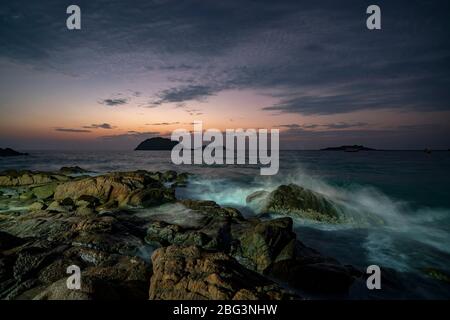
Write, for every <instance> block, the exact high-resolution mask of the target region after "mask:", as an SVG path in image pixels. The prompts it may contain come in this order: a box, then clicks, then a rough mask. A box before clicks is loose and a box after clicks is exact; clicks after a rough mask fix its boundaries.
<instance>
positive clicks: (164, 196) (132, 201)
mask: <svg viewBox="0 0 450 320" xmlns="http://www.w3.org/2000/svg"><path fill="white" fill-rule="evenodd" d="M174 200H175V191H174V190H173V189H166V188H151V189H144V190H135V191H133V192H132V193H130V194H129V196H128V198H127V199H126V203H127V204H128V205H130V206H135V207H151V206H156V205H160V204H163V203H166V202H171V201H174Z"/></svg>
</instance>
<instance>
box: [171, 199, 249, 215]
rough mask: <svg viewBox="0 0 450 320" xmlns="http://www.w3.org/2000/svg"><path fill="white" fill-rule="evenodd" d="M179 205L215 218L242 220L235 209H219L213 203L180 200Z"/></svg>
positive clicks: (219, 207)
mask: <svg viewBox="0 0 450 320" xmlns="http://www.w3.org/2000/svg"><path fill="white" fill-rule="evenodd" d="M179 203H181V204H183V205H184V206H185V207H187V208H189V209H192V210H196V211H200V212H204V213H208V214H210V215H213V216H216V217H219V216H221V217H230V218H237V219H242V218H243V217H242V214H241V213H240V212H239V210H237V209H235V208H229V207H221V206H219V205H218V204H217V203H215V202H214V201H205V200H190V199H186V200H180V201H179Z"/></svg>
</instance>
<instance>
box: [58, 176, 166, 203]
mask: <svg viewBox="0 0 450 320" xmlns="http://www.w3.org/2000/svg"><path fill="white" fill-rule="evenodd" d="M81 196H92V197H95V198H97V199H98V200H99V201H100V203H101V204H107V203H108V204H112V203H117V205H118V206H119V207H123V206H126V205H154V204H161V203H164V202H167V201H173V200H174V194H173V192H171V191H167V189H166V188H165V187H164V186H163V185H162V184H161V183H160V182H159V181H156V180H154V179H153V178H151V177H150V175H149V174H148V173H147V172H145V171H134V172H117V173H111V174H107V175H103V176H97V177H89V178H83V179H80V180H75V181H70V182H66V183H63V184H60V185H59V186H58V187H57V188H56V192H55V196H54V198H55V200H62V199H64V198H71V199H73V200H77V199H79V198H80V197H81Z"/></svg>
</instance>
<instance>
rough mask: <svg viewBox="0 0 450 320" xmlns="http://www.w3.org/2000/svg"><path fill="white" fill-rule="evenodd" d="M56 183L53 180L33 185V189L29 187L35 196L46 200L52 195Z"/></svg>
mask: <svg viewBox="0 0 450 320" xmlns="http://www.w3.org/2000/svg"><path fill="white" fill-rule="evenodd" d="M57 185H58V184H57V183H55V182H52V183H48V184H44V185H42V186H38V187H34V188H33V189H31V192H32V193H33V195H34V196H35V197H36V198H38V199H40V200H46V199H49V198H51V197H53V195H54V194H55V190H56V187H57Z"/></svg>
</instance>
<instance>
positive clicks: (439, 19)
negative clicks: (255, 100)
mask: <svg viewBox="0 0 450 320" xmlns="http://www.w3.org/2000/svg"><path fill="white" fill-rule="evenodd" d="M69 4H71V3H70V2H68V1H59V0H42V1H39V2H35V3H34V2H30V1H25V0H17V1H10V2H8V4H4V5H2V7H1V8H0V58H3V59H8V60H13V61H18V62H24V63H28V64H31V65H33V66H34V67H39V68H50V69H52V70H60V71H61V72H62V71H64V72H66V73H67V74H71V73H73V74H83V72H92V73H99V72H106V71H105V70H112V71H111V73H114V72H115V75H116V76H117V75H119V76H122V73H123V72H124V70H125V72H131V71H130V70H134V71H136V70H138V71H139V72H140V71H141V70H146V71H151V72H163V73H164V74H167V80H170V81H172V82H173V84H172V85H169V86H168V89H165V90H162V91H160V92H157V93H156V95H155V96H154V99H153V101H151V102H150V103H148V104H143V106H146V107H155V106H161V105H163V104H165V103H175V104H182V103H183V102H186V101H203V100H205V99H208V98H209V97H211V96H212V95H215V94H217V93H219V92H221V91H223V90H228V89H238V90H241V89H255V90H257V91H258V92H264V93H266V94H271V95H272V96H273V97H274V98H276V99H277V100H278V102H277V103H275V104H273V105H267V106H261V107H262V108H264V110H266V111H268V112H276V113H300V114H306V115H316V114H337V113H348V112H352V111H358V110H363V109H371V110H374V109H385V108H390V109H399V110H401V111H405V110H406V111H408V110H419V111H435V110H449V109H450V91H449V90H448V88H449V87H450V75H449V72H448V70H449V69H450V37H449V36H448V30H450V2H448V1H447V0H436V1H419V0H408V1H407V0H398V1H387V0H379V1H377V4H378V5H379V6H380V7H381V9H382V30H380V31H369V30H367V29H366V27H365V18H366V14H365V10H366V8H367V6H368V5H370V4H372V2H371V1H369V0H348V1H345V3H344V2H341V1H335V0H320V1H306V0H305V1H297V0H296V1H294V0H282V1H276V2H275V1H268V0H267V1H266V0H262V1H250V0H248V1H246V0H227V1H199V0H187V1H179V0H167V1H147V0H136V1H133V5H129V4H128V3H127V2H125V1H119V0H99V1H95V2H94V1H87V0H79V1H78V2H77V4H78V5H79V6H80V7H81V8H82V17H83V18H82V29H81V30H80V31H79V32H69V31H67V29H66V27H65V8H66V7H67V5H69ZM75 49H77V50H75ZM86 53H88V55H86ZM112 57H114V58H112ZM124 57H125V58H124ZM150 57H151V58H153V60H152V61H151V62H149V61H148V60H149V59H150ZM108 59H111V60H108ZM105 60H108V63H107V68H105V65H97V64H96V63H98V64H100V63H102V62H103V61H105ZM152 63H154V64H152ZM80 66H81V67H82V68H80ZM136 72H137V71H136ZM133 76H134V74H132V75H131V77H133ZM127 102H128V101H127V100H126V99H122V98H117V99H116V98H111V99H105V100H103V101H102V102H101V103H103V104H105V105H108V106H118V105H123V104H126V103H127Z"/></svg>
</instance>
